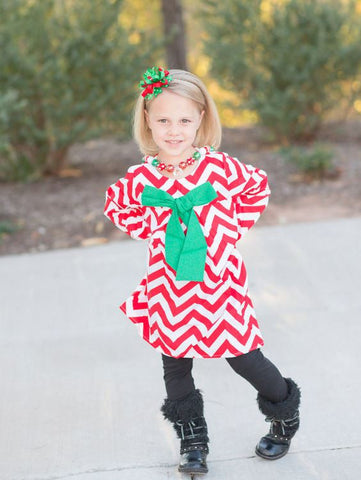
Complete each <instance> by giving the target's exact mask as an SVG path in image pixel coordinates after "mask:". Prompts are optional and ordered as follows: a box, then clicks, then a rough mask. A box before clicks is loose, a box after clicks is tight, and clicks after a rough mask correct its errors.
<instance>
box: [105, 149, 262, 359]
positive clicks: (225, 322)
mask: <svg viewBox="0 0 361 480" xmlns="http://www.w3.org/2000/svg"><path fill="white" fill-rule="evenodd" d="M199 152H200V153H201V158H200V160H199V163H198V164H197V166H196V167H195V169H194V170H193V171H192V172H191V173H190V174H189V175H187V176H186V177H183V178H168V177H165V176H164V175H162V174H161V173H160V172H159V171H158V170H157V169H156V168H155V167H154V166H153V165H152V164H151V162H152V160H153V157H150V156H148V157H145V158H144V162H145V163H143V164H140V165H133V166H131V167H130V168H129V169H128V172H127V174H126V176H125V177H124V178H121V179H120V180H118V181H117V182H116V183H114V184H113V185H111V186H110V187H109V188H108V190H107V193H106V203H105V210H104V213H105V215H106V216H107V217H108V218H109V219H110V220H111V221H112V222H113V223H114V224H115V225H116V226H117V227H118V228H119V229H120V230H122V231H124V232H126V233H127V234H129V235H130V236H131V237H132V238H134V239H138V240H139V239H149V244H148V245H149V250H148V262H147V263H148V264H147V270H146V274H145V276H144V277H143V279H142V280H141V282H140V283H139V285H138V286H137V288H136V289H135V291H134V292H133V294H132V295H131V296H130V297H129V298H128V299H127V300H125V301H124V302H123V303H122V304H121V305H120V309H121V310H122V311H123V312H124V313H125V314H126V316H127V317H128V318H129V319H130V320H131V321H132V322H134V323H135V324H136V325H137V326H138V329H139V332H140V334H141V336H142V337H143V338H144V339H145V340H146V341H147V342H148V343H149V344H150V345H152V346H153V347H154V348H155V349H157V350H158V351H160V352H162V353H163V354H165V355H168V356H171V357H175V358H178V357H202V358H217V357H234V356H238V355H241V354H243V353H247V352H249V351H251V350H254V349H256V348H259V347H260V346H262V345H263V340H262V335H261V332H260V330H259V326H258V322H257V320H256V316H255V312H254V309H253V305H252V301H251V299H250V297H249V295H248V282H247V273H246V269H245V265H244V263H243V260H242V257H241V254H240V253H239V251H238V250H237V248H236V242H237V241H238V240H239V239H241V238H242V237H243V236H244V234H245V233H246V232H247V231H248V230H249V229H250V228H251V227H252V226H253V225H254V223H255V222H256V221H257V219H258V218H259V216H260V214H261V213H262V212H263V210H264V209H265V208H266V206H267V203H268V197H269V194H270V190H269V187H268V182H267V176H266V174H265V172H263V171H262V170H259V169H257V168H254V167H253V166H251V165H245V164H243V163H241V162H240V161H239V160H237V159H236V158H232V157H230V156H229V155H227V154H226V153H222V152H213V151H211V150H210V149H209V148H208V147H203V148H200V149H199ZM205 182H210V183H211V185H212V186H213V187H214V189H215V190H216V192H217V198H215V199H214V200H212V201H211V202H210V203H208V204H206V205H200V206H195V207H193V209H194V212H195V213H196V215H197V218H198V221H199V223H200V225H201V228H202V231H203V233H204V236H205V239H206V242H207V247H208V249H207V257H206V264H205V271H204V280H203V281H202V282H199V281H197V282H196V281H183V280H181V281H180V280H176V278H175V276H176V272H175V270H173V268H172V267H171V266H170V265H168V264H167V262H166V260H165V231H166V227H167V223H168V221H169V218H170V215H171V213H172V211H171V209H170V208H169V207H152V206H143V205H142V203H141V194H142V192H143V189H144V186H145V185H150V186H153V187H156V188H157V189H162V190H164V191H166V192H167V193H169V194H170V195H172V197H173V198H178V197H181V196H183V195H185V194H187V193H188V192H189V191H191V190H192V189H194V188H196V187H197V186H199V185H202V184H203V183H205ZM180 221H181V220H180ZM181 225H182V228H183V231H184V232H185V233H186V226H185V225H184V224H183V223H182V222H181Z"/></svg>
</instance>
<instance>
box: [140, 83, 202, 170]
mask: <svg viewBox="0 0 361 480" xmlns="http://www.w3.org/2000/svg"><path fill="white" fill-rule="evenodd" d="M203 113H204V112H203V111H202V112H200V111H199V108H198V106H197V104H196V103H195V102H193V100H189V99H188V98H185V97H181V96H180V95H177V94H176V93H171V92H167V91H165V90H163V92H162V93H161V94H159V95H158V96H157V97H156V98H154V100H153V101H152V102H151V103H150V104H149V109H148V111H145V116H146V120H147V123H148V126H149V128H150V129H151V131H152V137H153V140H154V142H155V144H156V145H157V146H158V148H159V153H158V158H159V159H160V160H162V161H164V162H168V163H171V162H173V161H176V162H177V163H179V162H180V161H183V160H186V159H187V158H189V157H191V156H192V154H193V153H194V147H193V143H194V139H195V137H196V135H197V130H198V128H199V126H200V124H201V121H202V117H203Z"/></svg>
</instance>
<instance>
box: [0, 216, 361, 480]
mask: <svg viewBox="0 0 361 480" xmlns="http://www.w3.org/2000/svg"><path fill="white" fill-rule="evenodd" d="M360 237H361V217H360V218H353V219H343V220H336V221H334V222H318V223H307V224H294V225H287V226H276V227H263V228H260V227H258V228H257V227H255V228H254V230H253V231H251V232H250V233H249V234H248V236H247V237H246V238H245V240H244V241H242V242H241V243H240V245H239V248H240V250H241V252H242V254H243V256H244V258H245V261H246V265H247V267H248V273H249V278H250V292H251V296H252V298H253V300H254V303H255V308H256V311H257V314H258V318H259V320H260V324H261V328H262V331H263V335H264V337H265V341H266V345H265V348H264V353H265V355H266V356H268V357H269V358H270V359H271V360H273V361H274V362H275V363H276V365H277V366H278V367H279V368H280V370H281V372H282V373H283V374H284V376H292V377H293V378H294V379H295V380H296V381H297V382H298V383H299V384H300V386H301V388H302V408H301V415H302V419H301V421H302V425H301V429H300V431H299V432H298V434H297V435H296V437H295V439H294V440H293V442H292V447H291V450H290V453H289V454H288V455H287V456H286V457H284V458H283V459H281V460H278V461H275V462H267V461H265V460H262V459H260V458H258V457H257V458H256V456H255V455H254V446H255V444H256V443H257V441H258V439H259V437H260V436H262V435H263V434H264V433H265V432H266V430H267V426H268V424H266V423H265V422H264V419H263V417H262V416H261V414H260V413H259V411H258V408H257V405H256V402H255V398H256V392H255V391H254V390H253V389H252V387H250V386H249V385H248V384H247V383H246V382H245V381H243V380H242V379H240V378H239V377H237V376H236V375H235V374H234V373H233V372H232V370H231V369H230V368H229V366H228V365H227V364H226V362H225V361H223V360H221V359H218V360H197V361H195V367H194V375H195V379H196V383H197V386H198V387H199V388H201V389H202V390H203V392H204V396H205V409H206V416H207V420H208V424H209V430H210V436H211V444H210V448H211V453H210V455H209V468H210V472H209V474H208V475H207V476H206V477H205V478H206V479H207V480H216V479H217V480H242V479H247V480H251V479H254V480H256V479H257V480H259V479H261V478H267V480H276V479H277V480H282V479H287V480H311V479H317V480H319V479H322V480H341V479H342V480H358V479H359V478H360V467H361V416H360V414H359V412H360V409H359V405H360V403H361V384H360V365H361V349H360V338H361V295H360V287H361V281H360V272H361V249H360ZM145 258H146V243H142V242H136V241H132V240H129V241H123V242H119V243H112V244H108V245H105V246H99V247H92V248H88V249H85V248H83V249H71V250H59V251H52V252H46V253H41V254H30V255H18V256H8V257H2V258H0V273H1V274H0V287H1V288H0V314H1V321H0V328H1V337H0V338H1V340H0V341H1V350H0V362H1V367H2V368H1V380H0V386H1V389H0V392H1V395H0V418H1V424H0V425H1V428H0V479H2V480H7V479H11V480H55V479H67V480H118V479H119V480H153V479H154V480H155V479H156V480H163V479H181V478H183V477H182V476H181V475H180V474H179V473H177V471H176V465H177V461H178V442H177V440H176V438H175V434H174V433H173V431H172V429H171V427H170V426H169V425H168V424H167V423H166V422H165V421H164V420H163V419H162V417H161V414H160V412H159V407H160V405H161V403H162V401H163V398H164V396H165V390H164V386H163V381H162V368H161V363H160V355H159V353H157V352H156V351H154V350H153V349H152V348H151V347H150V346H148V345H147V344H146V343H145V342H144V341H143V340H141V339H140V338H139V337H138V335H137V332H136V329H135V327H134V326H133V325H132V324H131V322H130V321H128V320H127V319H126V318H125V317H124V316H123V314H122V313H121V312H120V311H118V308H117V306H118V304H119V303H120V302H121V301H122V300H123V299H124V298H125V297H126V296H127V295H128V294H130V293H131V291H132V290H133V289H134V287H135V286H136V284H137V283H138V281H139V280H140V278H141V277H142V276H143V273H144V271H145ZM184 478H187V477H184Z"/></svg>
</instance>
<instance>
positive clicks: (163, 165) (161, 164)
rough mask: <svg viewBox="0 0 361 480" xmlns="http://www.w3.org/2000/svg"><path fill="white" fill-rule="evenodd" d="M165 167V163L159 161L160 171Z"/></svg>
mask: <svg viewBox="0 0 361 480" xmlns="http://www.w3.org/2000/svg"><path fill="white" fill-rule="evenodd" d="M165 167H166V164H165V163H160V164H159V165H158V170H160V171H162V170H164V169H165Z"/></svg>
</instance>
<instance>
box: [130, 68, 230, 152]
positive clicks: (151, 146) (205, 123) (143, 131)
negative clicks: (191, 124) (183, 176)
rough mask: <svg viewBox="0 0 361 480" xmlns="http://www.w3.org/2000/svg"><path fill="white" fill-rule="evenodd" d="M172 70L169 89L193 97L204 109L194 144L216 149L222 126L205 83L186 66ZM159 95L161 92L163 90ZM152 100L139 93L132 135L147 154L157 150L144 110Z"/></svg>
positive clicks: (219, 140) (183, 95)
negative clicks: (185, 68)
mask: <svg viewBox="0 0 361 480" xmlns="http://www.w3.org/2000/svg"><path fill="white" fill-rule="evenodd" d="M169 73H170V75H171V76H172V81H171V82H170V83H169V86H168V87H167V91H168V92H172V93H176V94H177V95H180V96H182V97H185V98H188V99H190V100H193V101H194V102H195V103H196V104H197V105H198V106H199V111H200V112H201V111H202V110H203V111H204V114H203V118H202V121H201V125H200V127H199V129H198V131H197V135H196V138H195V141H194V146H195V147H203V146H205V145H209V146H212V147H214V148H215V149H217V148H218V147H219V145H220V143H221V137H222V126H221V122H220V120H219V116H218V112H217V107H216V105H215V103H214V101H213V99H212V97H211V96H210V94H209V93H208V90H207V89H206V87H205V85H204V84H203V82H202V81H201V80H200V79H199V78H198V77H197V76H196V75H193V74H192V73H190V72H186V71H185V70H169ZM160 95H162V94H161V93H160ZM152 101H153V99H151V100H145V99H144V97H143V96H142V94H139V97H138V100H137V102H136V104H135V109H134V121H133V135H134V139H135V141H136V142H137V144H138V146H139V149H140V151H141V152H142V153H143V154H145V155H156V154H157V153H158V147H157V145H156V144H155V143H154V141H153V137H152V132H151V130H150V128H149V127H148V124H147V121H146V118H145V113H144V112H145V111H146V110H148V109H149V105H150V104H151V102H152Z"/></svg>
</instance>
